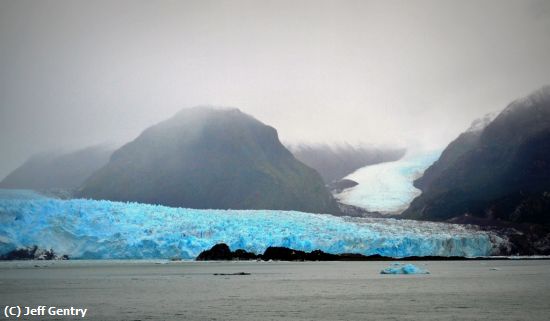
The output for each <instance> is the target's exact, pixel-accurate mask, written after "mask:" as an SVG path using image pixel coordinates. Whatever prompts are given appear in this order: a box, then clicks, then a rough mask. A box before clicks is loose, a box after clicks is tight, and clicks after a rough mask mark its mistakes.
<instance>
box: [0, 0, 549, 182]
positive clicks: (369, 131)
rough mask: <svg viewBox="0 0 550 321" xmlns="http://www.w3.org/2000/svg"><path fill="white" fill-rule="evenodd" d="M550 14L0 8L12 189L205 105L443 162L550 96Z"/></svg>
mask: <svg viewBox="0 0 550 321" xmlns="http://www.w3.org/2000/svg"><path fill="white" fill-rule="evenodd" d="M549 35H550V2H547V1H543V0H540V1H501V0H498V1H497V0H495V1H493V0H491V1H488V0H479V1H440V0H434V1H418V0H417V1H407V0H403V1H155V2H150V1H88V2H84V1H20V0H16V1H10V0H2V1H0V155H2V156H1V159H0V178H1V177H4V176H5V175H7V174H8V173H9V172H10V171H11V170H13V169H14V168H16V167H17V166H19V165H20V164H21V163H23V162H24V161H25V160H26V159H27V158H28V157H29V156H30V155H32V154H35V153H38V152H44V151H48V150H52V149H56V150H57V149H71V148H82V147H86V146H89V145H95V144H100V143H104V142H112V143H117V144H120V143H124V142H127V141H129V140H131V139H133V138H135V137H136V136H137V135H138V134H139V133H140V132H141V131H142V130H143V129H145V128H146V127H148V126H150V125H153V124H155V123H158V122H160V121H162V120H164V119H166V118H169V117H171V116H172V115H174V114H175V113H176V112H177V111H178V110H180V109H182V108H188V107H193V106H197V105H213V106H231V107H237V108H239V109H241V110H242V111H243V112H246V113H248V114H251V115H253V116H254V117H256V118H257V119H259V120H260V121H262V122H264V123H266V124H269V125H271V126H273V127H275V128H276V129H277V130H278V132H279V136H280V138H281V139H282V140H283V141H284V142H285V143H289V144H292V143H302V142H312V143H329V144H330V143H340V142H348V143H350V144H372V145H387V146H394V147H399V148H407V149H408V150H411V149H414V148H424V149H429V148H441V147H444V146H445V145H446V144H447V143H448V142H449V141H451V140H452V139H453V138H455V137H456V136H457V135H458V134H459V133H460V132H462V131H464V130H465V129H467V128H468V126H469V124H470V123H471V122H472V121H473V120H474V119H476V118H478V117H481V116H483V115H484V114H486V113H488V112H492V111H498V110H501V109H503V108H504V107H506V105H507V104H508V103H510V102H511V101H512V100H514V99H516V98H519V97H521V96H524V95H527V94H528V93H530V92H531V91H533V90H535V89H537V88H539V87H541V86H543V85H544V84H550V63H549V61H548V57H550V37H549Z"/></svg>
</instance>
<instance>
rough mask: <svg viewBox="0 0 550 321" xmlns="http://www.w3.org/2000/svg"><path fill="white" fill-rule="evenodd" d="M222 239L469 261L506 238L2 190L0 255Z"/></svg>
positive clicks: (140, 252) (245, 244) (398, 223)
mask: <svg viewBox="0 0 550 321" xmlns="http://www.w3.org/2000/svg"><path fill="white" fill-rule="evenodd" d="M220 242H225V243H227V244H228V245H229V246H230V247H231V248H232V249H244V250H247V251H250V252H255V253H262V252H263V251H264V250H265V249H266V248H267V247H269V246H285V247H289V248H293V249H297V250H303V251H312V250H315V249H321V250H323V251H325V252H330V253H351V252H353V253H361V254H364V255H372V254H381V255H384V256H392V257H405V256H413V255H418V256H426V255H441V256H455V255H456V256H468V257H473V256H486V255H491V254H494V251H495V250H496V248H497V247H498V246H499V245H500V244H501V243H502V242H504V240H502V239H501V238H499V237H498V236H496V235H494V234H491V233H488V232H483V231H479V230H476V229H475V228H474V227H470V226H462V225H452V224H444V223H429V222H417V221H410V220H395V219H374V218H368V219H363V218H349V217H336V216H331V215H320V214H310V213H302V212H292V211H271V210H196V209H185V208H171V207H165V206H156V205H145V204H138V203H123V202H110V201H92V200H84V199H73V200H61V199H55V198H51V197H44V196H40V195H39V194H34V193H32V192H29V191H20V192H13V191H9V192H8V191H6V190H0V255H1V254H5V253H7V252H9V251H11V250H14V249H16V248H22V247H28V246H33V245H37V246H38V247H40V248H44V249H50V248H51V249H54V250H55V252H56V253H58V254H67V255H68V256H69V257H71V258H75V259H131V258H133V259H139V258H172V257H179V258H183V259H192V258H195V257H196V256H197V255H198V254H199V253H200V252H201V251H203V250H205V249H208V248H210V247H211V246H213V245H214V244H216V243H220Z"/></svg>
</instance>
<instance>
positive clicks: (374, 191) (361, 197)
mask: <svg viewBox="0 0 550 321" xmlns="http://www.w3.org/2000/svg"><path fill="white" fill-rule="evenodd" d="M440 155H441V151H439V150H438V151H430V152H426V153H417V154H414V155H405V157H403V158H402V159H400V160H397V161H394V162H387V163H381V164H375V165H370V166H366V167H363V168H360V169H358V170H357V171H355V172H353V173H352V174H350V175H348V176H346V177H345V178H346V179H350V180H353V181H355V182H357V183H358V185H356V186H354V187H351V188H348V189H345V190H344V191H342V192H341V193H339V194H336V195H335V197H336V198H337V199H338V200H339V201H340V202H342V203H344V204H348V205H353V206H357V207H361V208H364V209H366V210H367V211H369V212H379V213H382V214H400V213H401V212H403V211H404V210H406V209H407V207H409V205H410V203H411V202H412V200H413V199H414V198H415V197H417V196H418V195H420V193H421V191H420V190H419V189H417V188H416V187H414V185H413V182H414V180H415V179H417V178H418V177H420V176H421V175H422V173H424V171H425V170H426V169H427V168H428V167H430V165H432V164H433V163H434V162H435V161H436V160H437V159H438V158H439V156H440Z"/></svg>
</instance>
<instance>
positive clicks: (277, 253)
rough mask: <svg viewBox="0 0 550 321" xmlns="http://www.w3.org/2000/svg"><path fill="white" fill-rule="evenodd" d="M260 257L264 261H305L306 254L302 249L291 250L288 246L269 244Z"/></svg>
mask: <svg viewBox="0 0 550 321" xmlns="http://www.w3.org/2000/svg"><path fill="white" fill-rule="evenodd" d="M262 259H263V260H266V261H268V260H274V261H305V260H306V259H307V255H306V252H304V251H299V250H293V249H289V248H288V247H278V246H270V247H268V248H267V249H266V250H265V252H264V254H263V255H262Z"/></svg>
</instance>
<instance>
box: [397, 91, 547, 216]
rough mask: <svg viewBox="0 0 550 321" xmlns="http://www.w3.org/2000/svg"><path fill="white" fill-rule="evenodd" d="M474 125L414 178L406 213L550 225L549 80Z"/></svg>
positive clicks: (406, 214) (409, 214)
mask: <svg viewBox="0 0 550 321" xmlns="http://www.w3.org/2000/svg"><path fill="white" fill-rule="evenodd" d="M485 123H486V125H484V126H473V127H474V128H472V129H471V130H469V131H467V132H466V133H463V134H462V135H460V136H459V137H458V138H457V139H456V140H455V141H453V142H452V143H451V144H450V145H449V146H448V147H447V148H446V149H445V150H444V151H443V153H442V155H441V157H440V158H439V160H438V161H437V162H435V163H434V164H433V165H432V166H431V167H430V168H428V169H427V170H426V171H425V173H424V176H423V177H422V178H420V179H419V180H417V181H416V182H415V185H416V186H417V187H418V188H420V189H421V190H422V194H421V195H420V196H419V197H418V198H416V199H415V200H414V201H413V202H412V204H411V206H410V207H409V208H408V209H407V210H406V211H405V212H404V213H403V216H405V217H407V218H415V219H423V220H449V219H456V218H458V217H472V218H482V219H487V220H492V221H505V222H512V223H535V224H542V225H550V86H547V87H544V88H542V89H540V90H538V91H536V92H534V93H532V94H531V95H529V96H527V97H525V98H522V99H518V100H516V101H514V102H513V103H511V104H510V105H509V106H508V107H507V108H505V109H504V110H503V111H502V112H501V113H500V114H499V115H498V116H497V117H496V118H495V119H494V120H492V121H490V119H489V120H488V121H486V122H485Z"/></svg>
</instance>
